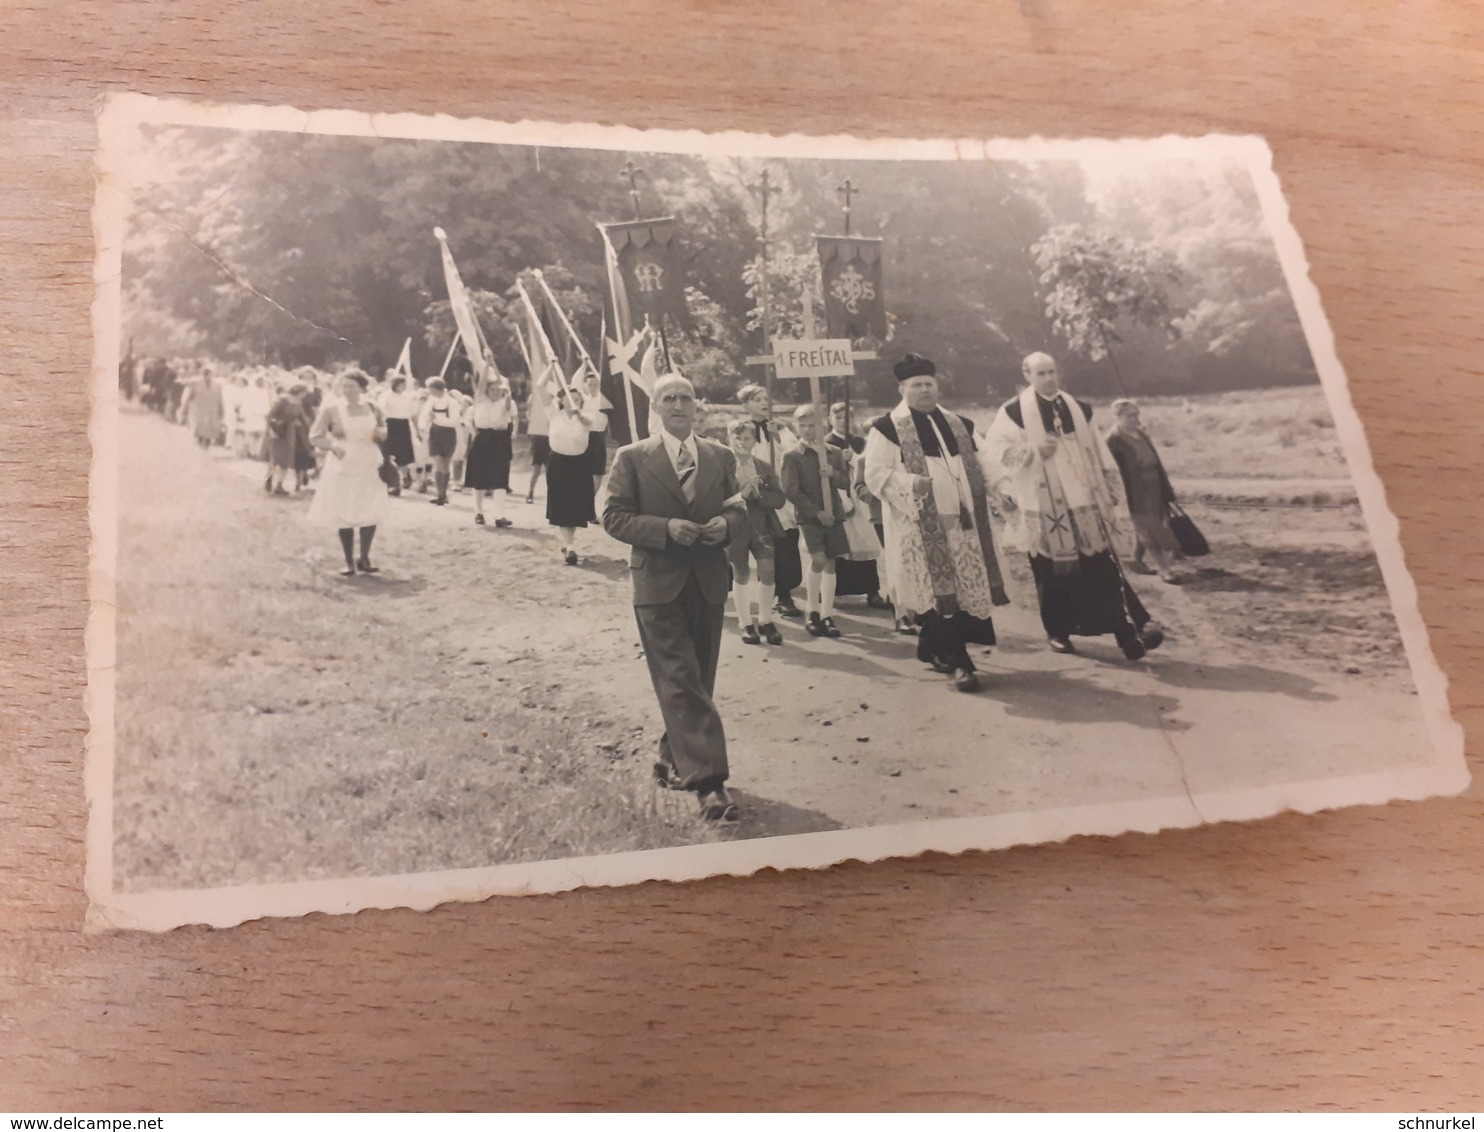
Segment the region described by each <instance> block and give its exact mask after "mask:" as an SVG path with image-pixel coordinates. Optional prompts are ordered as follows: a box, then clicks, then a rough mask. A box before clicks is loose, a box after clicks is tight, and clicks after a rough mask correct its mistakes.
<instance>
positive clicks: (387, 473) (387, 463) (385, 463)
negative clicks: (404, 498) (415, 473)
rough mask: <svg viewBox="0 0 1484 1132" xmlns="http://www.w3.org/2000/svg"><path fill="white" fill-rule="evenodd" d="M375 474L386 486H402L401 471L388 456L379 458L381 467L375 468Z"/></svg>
mask: <svg viewBox="0 0 1484 1132" xmlns="http://www.w3.org/2000/svg"><path fill="white" fill-rule="evenodd" d="M376 474H377V475H378V476H380V477H381V482H382V483H384V484H386V485H387V487H401V486H402V473H401V471H400V470H399V469H398V467H397V465H396V464H395V463H394V462H393V460H392V458H391V457H390V456H383V457H382V458H381V467H379V468H377V469H376Z"/></svg>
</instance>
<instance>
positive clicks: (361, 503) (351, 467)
mask: <svg viewBox="0 0 1484 1132" xmlns="http://www.w3.org/2000/svg"><path fill="white" fill-rule="evenodd" d="M327 412H328V413H330V414H331V419H330V420H329V421H328V422H327V423H328V425H329V429H330V433H331V435H334V433H335V423H336V422H337V421H338V422H339V425H340V427H341V429H342V430H343V431H344V433H345V435H344V436H343V437H341V438H337V439H339V440H340V442H341V445H342V446H343V447H344V449H345V455H344V456H336V455H335V454H334V453H333V452H327V453H325V467H324V471H322V472H321V473H320V477H319V486H318V487H317V488H316V489H315V492H314V502H313V503H311V504H310V505H309V519H310V521H311V522H313V523H315V524H317V525H318V526H322V527H330V528H333V529H334V530H344V529H345V528H346V527H374V526H376V524H377V523H379V522H380V521H381V515H382V512H383V511H384V510H385V508H386V485H385V484H384V483H382V482H381V476H380V474H379V472H380V469H381V461H382V455H381V445H379V444H378V443H377V442H376V439H375V436H376V429H377V424H378V418H377V415H376V410H374V409H373V408H372V407H371V406H370V405H367V404H364V403H363V404H362V405H361V411H360V412H359V413H352V412H350V411H349V409H348V407H347V406H345V405H334V406H332V407H331V408H329V409H328V410H327Z"/></svg>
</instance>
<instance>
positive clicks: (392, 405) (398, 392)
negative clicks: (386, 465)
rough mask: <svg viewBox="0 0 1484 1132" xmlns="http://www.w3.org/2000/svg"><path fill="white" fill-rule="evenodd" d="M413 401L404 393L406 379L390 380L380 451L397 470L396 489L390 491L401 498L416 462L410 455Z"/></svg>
mask: <svg viewBox="0 0 1484 1132" xmlns="http://www.w3.org/2000/svg"><path fill="white" fill-rule="evenodd" d="M413 404H414V401H413V397H412V394H411V393H409V392H408V391H407V379H406V378H405V377H402V376H400V375H399V376H397V377H394V378H392V379H391V381H390V383H389V385H388V389H387V393H386V396H385V397H383V398H382V399H381V411H382V413H383V414H385V416H386V440H385V441H384V442H383V443H382V446H381V451H382V452H383V454H385V456H386V458H387V459H388V460H390V461H391V462H392V463H393V464H394V465H395V466H396V468H397V471H398V473H399V476H398V481H397V486H396V487H393V488H391V489H390V492H391V494H392V495H401V494H402V488H404V487H406V486H408V478H407V477H408V476H409V475H410V474H411V473H410V471H409V469H410V468H411V467H412V465H413V464H414V463H416V462H417V457H416V455H415V454H414V453H413V451H412V414H413V411H414V410H413Z"/></svg>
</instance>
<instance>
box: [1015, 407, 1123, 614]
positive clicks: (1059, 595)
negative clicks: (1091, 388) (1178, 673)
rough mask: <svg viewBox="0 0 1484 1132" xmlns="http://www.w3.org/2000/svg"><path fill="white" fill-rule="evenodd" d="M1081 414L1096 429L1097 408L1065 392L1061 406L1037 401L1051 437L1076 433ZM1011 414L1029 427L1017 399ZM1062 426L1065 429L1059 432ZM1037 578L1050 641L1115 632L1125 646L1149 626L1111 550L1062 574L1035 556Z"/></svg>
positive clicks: (1047, 560) (1079, 558)
mask: <svg viewBox="0 0 1484 1132" xmlns="http://www.w3.org/2000/svg"><path fill="white" fill-rule="evenodd" d="M1069 402H1070V403H1072V404H1075V405H1076V406H1077V408H1078V409H1080V410H1081V412H1082V415H1083V418H1084V420H1085V421H1086V422H1088V423H1084V424H1083V425H1082V426H1081V427H1083V428H1088V427H1090V422H1091V421H1092V406H1091V405H1087V404H1084V403H1083V402H1081V401H1078V400H1077V399H1076V398H1074V397H1071V396H1070V395H1068V394H1066V393H1063V394H1062V395H1061V397H1060V398H1058V399H1057V400H1056V401H1055V402H1051V401H1047V400H1046V399H1045V398H1044V397H1037V398H1036V403H1037V405H1039V406H1040V409H1041V423H1042V424H1043V425H1044V426H1045V428H1046V431H1047V432H1048V433H1056V432H1061V433H1064V434H1065V433H1069V432H1071V431H1072V427H1073V425H1072V417H1071V409H1070V408H1069V407H1068V403H1069ZM1005 415H1006V416H1008V417H1009V418H1010V420H1011V421H1013V422H1014V423H1015V424H1016V425H1017V426H1018V427H1020V428H1024V427H1025V420H1024V418H1023V417H1022V416H1021V412H1020V399H1019V398H1018V397H1017V398H1015V399H1013V400H1011V401H1009V402H1007V403H1006V405H1005ZM1058 426H1059V427H1058ZM1030 560H1031V573H1032V574H1033V575H1034V576H1035V579H1036V598H1037V600H1038V601H1039V603H1040V606H1041V626H1042V628H1044V629H1045V630H1046V636H1047V637H1055V638H1066V637H1099V636H1102V635H1103V634H1104V633H1112V634H1113V635H1114V637H1115V638H1117V639H1118V641H1119V642H1120V643H1122V642H1123V641H1124V640H1125V639H1127V638H1128V637H1131V636H1133V635H1134V634H1136V633H1137V632H1138V631H1139V630H1140V629H1142V628H1144V626H1145V625H1147V624H1148V623H1149V612H1148V610H1146V609H1145V608H1144V604H1143V603H1142V602H1141V601H1140V600H1139V595H1138V594H1136V593H1134V591H1133V589H1132V588H1131V587H1130V586H1129V584H1128V580H1127V579H1126V578H1125V577H1124V575H1123V568H1122V567H1121V566H1119V564H1118V559H1117V557H1116V556H1115V555H1114V553H1113V552H1112V551H1111V550H1104V551H1100V552H1099V553H1097V554H1079V555H1078V556H1077V566H1076V568H1075V569H1074V570H1071V571H1068V572H1065V573H1058V572H1057V569H1056V564H1055V563H1054V562H1052V560H1051V559H1050V558H1047V557H1046V556H1045V555H1041V554H1032V555H1030Z"/></svg>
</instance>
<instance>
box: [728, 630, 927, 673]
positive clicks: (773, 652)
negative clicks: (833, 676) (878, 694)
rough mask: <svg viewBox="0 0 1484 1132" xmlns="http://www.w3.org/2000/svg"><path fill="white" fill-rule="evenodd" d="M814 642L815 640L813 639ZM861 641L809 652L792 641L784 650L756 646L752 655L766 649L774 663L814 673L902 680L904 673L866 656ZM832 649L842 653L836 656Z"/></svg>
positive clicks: (837, 643) (836, 642) (832, 644)
mask: <svg viewBox="0 0 1484 1132" xmlns="http://www.w3.org/2000/svg"><path fill="white" fill-rule="evenodd" d="M809 640H810V641H811V642H812V640H813V638H809ZM859 645H860V638H852V639H850V641H849V643H848V644H847V643H845V642H844V641H843V640H841V639H838V638H837V639H836V640H834V641H830V642H828V643H824V644H822V646H821V647H819V648H805V647H801V645H800V644H795V643H794V641H792V640H788V641H787V642H786V643H785V644H784V645H783V646H782V647H778V646H776V645H767V646H756V648H755V649H753V650H751V651H759V650H761V649H762V648H764V647H766V649H767V651H766V652H765V653H764V654H763V655H764V656H766V657H767V658H768V659H769V660H770V661H781V662H782V663H784V664H799V665H803V666H804V667H805V668H808V669H810V670H812V671H819V670H823V671H827V672H843V673H847V674H849V675H853V676H869V677H872V678H877V679H881V678H885V679H892V678H897V677H900V676H901V673H899V672H896V671H893V670H892V669H890V668H887V667H886V666H885V665H882V664H877V663H876V662H875V661H874V660H870V659H868V658H867V657H865V656H863V655H862V652H863V651H866V650H863V649H862V648H861V647H859ZM831 649H838V650H839V651H838V652H832V651H830V650H831Z"/></svg>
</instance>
